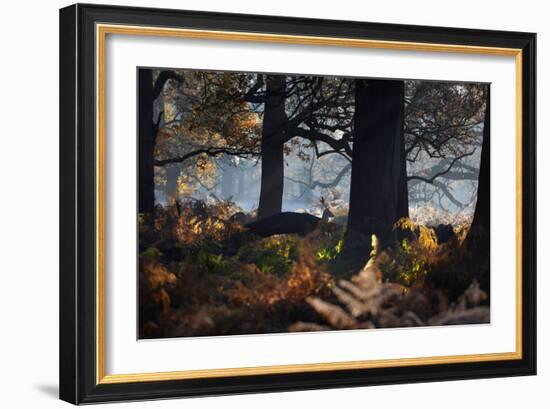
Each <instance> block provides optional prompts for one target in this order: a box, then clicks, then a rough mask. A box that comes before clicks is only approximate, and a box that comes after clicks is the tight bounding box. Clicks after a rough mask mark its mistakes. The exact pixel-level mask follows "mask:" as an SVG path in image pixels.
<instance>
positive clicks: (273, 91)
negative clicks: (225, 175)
mask: <svg viewBox="0 0 550 409" xmlns="http://www.w3.org/2000/svg"><path fill="white" fill-rule="evenodd" d="M285 93H286V76H283V75H267V78H266V92H265V97H264V116H263V124H262V142H261V147H262V150H261V156H262V174H261V188H260V200H259V204H258V219H263V218H265V217H269V216H272V215H274V214H276V213H280V212H281V209H282V205H283V187H284V153H283V145H284V139H285V138H284V131H285V126H286V124H287V121H288V119H287V116H286V112H285Z"/></svg>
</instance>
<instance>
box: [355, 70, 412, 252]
mask: <svg viewBox="0 0 550 409" xmlns="http://www.w3.org/2000/svg"><path fill="white" fill-rule="evenodd" d="M403 96H404V84H403V81H386V80H357V81H356V85H355V118H354V127H355V130H354V139H353V161H352V168H351V169H352V171H351V186H350V206H349V216H348V227H347V235H346V236H347V237H346V248H347V250H348V251H349V250H353V251H354V253H357V254H358V255H359V254H360V255H361V256H362V257H363V258H364V259H367V258H368V255H369V253H370V244H371V235H372V234H375V235H377V237H378V239H379V240H380V241H381V243H382V245H388V244H391V242H392V241H393V240H394V237H393V236H394V235H393V233H392V229H393V225H394V223H395V222H396V221H397V220H398V219H400V218H401V217H408V215H409V204H408V190H407V167H406V158H405V147H404V139H403Z"/></svg>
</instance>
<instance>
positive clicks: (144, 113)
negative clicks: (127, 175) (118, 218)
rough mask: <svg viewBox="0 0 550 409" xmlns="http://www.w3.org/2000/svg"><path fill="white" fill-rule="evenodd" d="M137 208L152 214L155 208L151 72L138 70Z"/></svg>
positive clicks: (141, 211)
mask: <svg viewBox="0 0 550 409" xmlns="http://www.w3.org/2000/svg"><path fill="white" fill-rule="evenodd" d="M138 86H139V88H138V90H139V93H138V116H139V118H138V150H139V161H138V162H139V165H138V167H139V170H138V181H139V182H138V198H139V199H138V202H139V204H138V208H139V213H149V214H152V213H153V211H154V208H155V167H154V159H155V158H154V149H155V138H154V135H153V132H154V131H153V127H154V125H153V102H154V97H153V72H152V71H151V70H147V69H140V70H139V71H138Z"/></svg>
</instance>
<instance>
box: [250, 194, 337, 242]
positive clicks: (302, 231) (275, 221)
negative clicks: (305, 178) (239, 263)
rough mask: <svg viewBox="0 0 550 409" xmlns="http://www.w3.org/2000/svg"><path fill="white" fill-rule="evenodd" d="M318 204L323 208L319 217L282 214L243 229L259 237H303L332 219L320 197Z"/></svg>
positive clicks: (253, 223)
mask: <svg viewBox="0 0 550 409" xmlns="http://www.w3.org/2000/svg"><path fill="white" fill-rule="evenodd" d="M320 202H321V205H322V206H323V213H322V215H321V217H317V216H314V215H312V214H308V213H296V212H282V213H277V214H274V215H271V216H268V217H265V218H263V219H261V220H257V221H255V222H252V223H248V224H246V225H245V227H246V228H247V229H248V231H250V232H251V233H254V234H256V235H257V236H261V237H269V236H273V235H275V234H298V235H299V236H302V237H304V236H307V235H308V234H309V233H311V232H312V231H314V230H315V229H316V228H317V227H318V226H319V224H320V223H321V222H328V221H330V219H331V218H333V217H334V214H333V213H332V212H331V211H330V209H329V207H328V204H327V202H326V201H325V198H324V197H321V199H320Z"/></svg>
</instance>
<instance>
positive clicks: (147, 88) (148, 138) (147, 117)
mask: <svg viewBox="0 0 550 409" xmlns="http://www.w3.org/2000/svg"><path fill="white" fill-rule="evenodd" d="M171 79H175V80H178V81H181V80H182V78H181V76H179V75H177V74H175V73H174V72H173V71H161V72H160V73H159V74H158V76H157V78H156V79H155V80H154V81H153V70H151V69H140V70H139V71H138V87H139V88H138V89H139V93H138V151H139V161H138V162H139V164H138V168H139V170H138V180H139V184H138V198H139V199H138V202H139V203H138V209H139V210H138V211H139V212H140V213H153V212H154V209H155V168H154V166H155V143H156V138H157V133H158V130H159V123H160V121H161V115H159V117H158V118H157V120H156V121H155V120H154V118H153V116H154V115H153V114H154V103H155V100H156V99H157V98H158V97H159V96H160V94H161V92H162V90H163V88H164V86H165V84H166V83H167V82H168V81H169V80H171Z"/></svg>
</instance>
